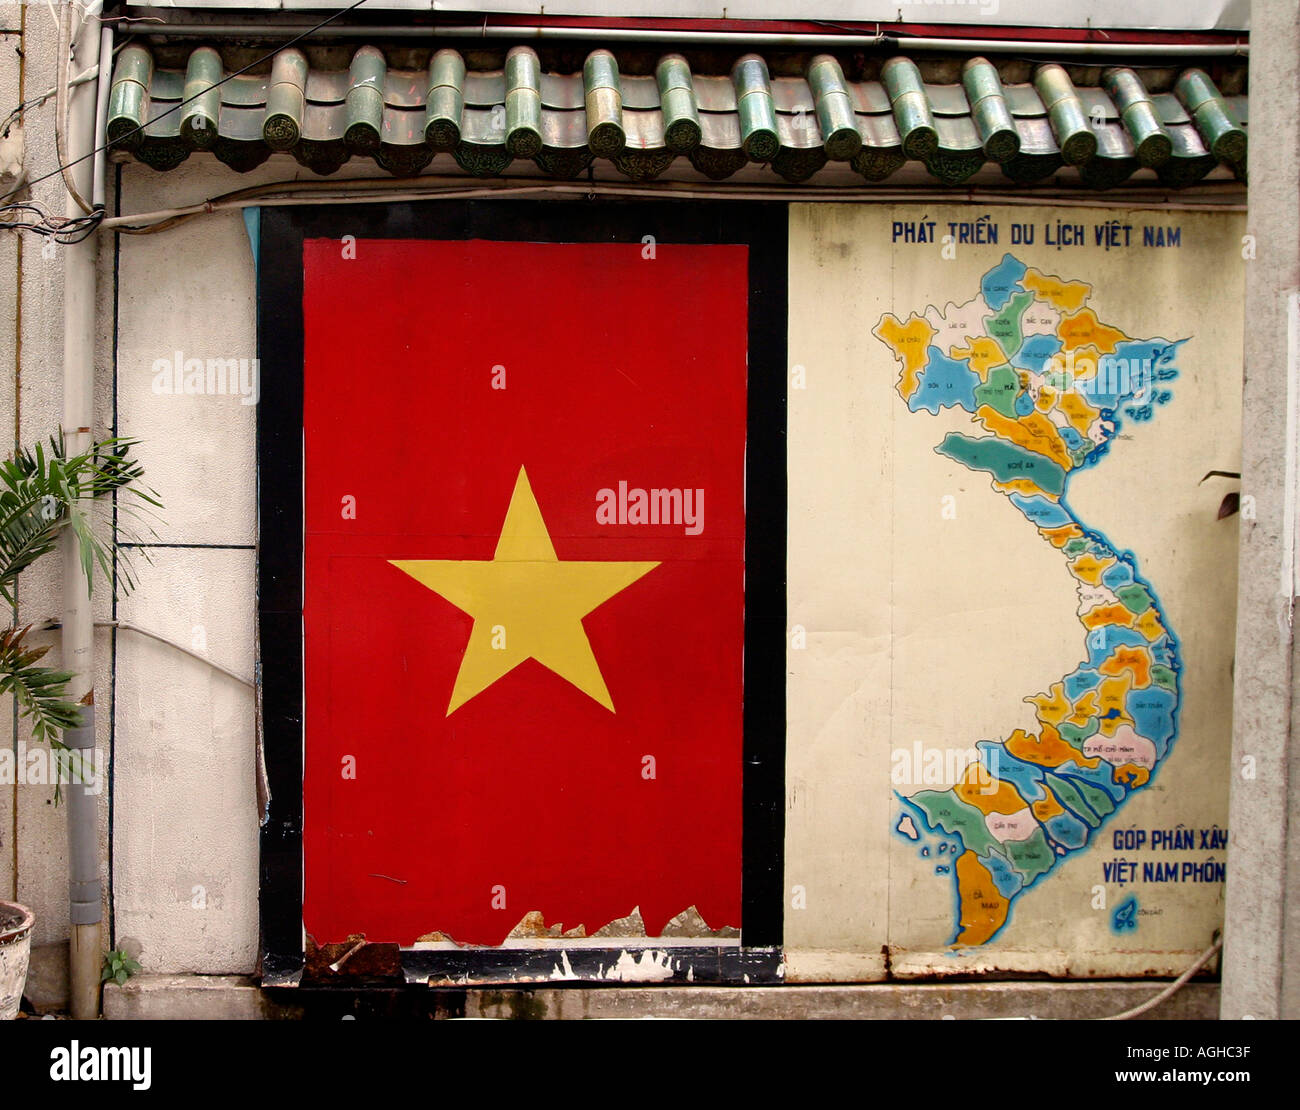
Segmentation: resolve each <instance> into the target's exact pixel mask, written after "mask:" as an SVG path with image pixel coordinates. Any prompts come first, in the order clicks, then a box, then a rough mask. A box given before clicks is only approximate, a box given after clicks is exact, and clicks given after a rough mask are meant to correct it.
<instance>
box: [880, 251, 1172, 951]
mask: <svg viewBox="0 0 1300 1110" xmlns="http://www.w3.org/2000/svg"><path fill="white" fill-rule="evenodd" d="M1091 294H1092V287H1091V286H1089V285H1088V284H1086V283H1084V282H1082V281H1072V280H1063V279H1061V278H1058V277H1053V276H1049V275H1046V274H1044V273H1042V272H1040V271H1038V270H1035V269H1033V268H1031V267H1028V266H1026V265H1025V264H1024V263H1023V262H1021V261H1020V260H1018V259H1017V258H1015V257H1014V256H1013V255H1011V254H1007V255H1006V256H1004V257H1003V259H1002V261H1001V262H1000V263H998V265H996V266H995V267H993V268H992V269H991V270H989V271H988V272H987V273H986V274H985V275H984V276H983V278H982V279H981V281H980V290H979V295H978V296H976V297H975V298H974V299H973V300H970V301H967V302H966V303H965V304H961V305H956V304H950V305H948V306H947V307H946V311H943V312H941V311H940V310H938V309H936V308H934V307H933V306H931V307H928V308H926V309H925V310H924V311H923V312H921V313H915V312H914V313H913V314H912V315H911V316H909V317H908V318H907V319H906V320H899V319H897V318H896V317H895V316H893V315H891V314H886V315H885V316H884V317H882V318H881V320H880V322H879V323H878V324H877V325H876V327H875V328H874V329H873V334H874V335H875V336H876V337H877V338H878V339H880V340H881V341H882V342H883V343H885V344H886V345H887V346H888V347H889V348H890V349H891V350H892V351H893V353H894V355H895V357H896V358H897V360H898V362H899V364H900V366H901V373H900V374H899V378H898V383H897V390H898V394H899V396H900V397H901V398H902V399H903V401H904V402H905V403H906V404H907V407H908V410H909V411H910V412H912V413H914V414H917V415H918V418H923V417H921V416H920V415H919V414H921V413H922V412H923V411H924V412H928V413H933V414H936V415H937V414H938V413H939V411H940V409H943V408H951V407H956V408H961V409H964V410H966V411H967V412H969V413H971V414H972V415H971V423H972V424H974V425H976V428H975V429H973V430H972V432H971V433H970V434H958V433H955V432H950V433H948V434H947V435H946V436H945V437H944V439H943V441H942V442H941V443H940V444H939V445H938V446H937V447H936V448H935V450H936V451H937V452H938V453H939V454H942V455H945V456H947V457H948V458H951V459H953V460H955V461H956V462H959V463H961V464H962V465H963V466H965V467H968V468H969V469H971V470H975V471H981V472H985V473H987V474H989V475H990V476H991V478H992V483H993V487H994V488H995V489H996V490H998V491H999V492H1001V493H1003V494H1005V495H1006V496H1007V497H1008V498H1010V500H1011V502H1012V504H1013V505H1015V507H1016V508H1017V509H1019V510H1020V512H1021V513H1022V514H1023V515H1024V516H1025V518H1026V519H1027V522H1028V526H1029V527H1032V528H1035V529H1036V530H1037V532H1038V535H1039V536H1040V537H1041V538H1042V539H1043V540H1044V541H1045V542H1047V543H1049V544H1051V545H1052V547H1054V548H1056V549H1057V550H1058V551H1059V553H1060V557H1061V559H1062V560H1063V561H1064V563H1065V565H1066V567H1067V568H1068V570H1069V573H1070V575H1071V576H1072V577H1073V579H1074V581H1075V584H1076V588H1077V592H1078V615H1079V625H1080V638H1081V640H1082V643H1083V655H1084V658H1083V661H1082V662H1080V663H1079V665H1078V666H1077V667H1075V669H1074V670H1073V671H1071V672H1070V673H1069V674H1067V675H1065V676H1064V677H1063V678H1062V679H1061V680H1060V681H1059V682H1054V683H1052V685H1051V688H1050V689H1049V690H1047V691H1046V692H1041V693H1035V694H1031V695H1029V696H1028V697H1027V698H1026V699H1025V700H1026V701H1028V702H1030V703H1031V704H1032V705H1033V706H1034V715H1035V717H1036V719H1037V729H1036V730H1035V731H1034V732H1032V733H1030V732H1026V731H1025V730H1024V729H1016V730H1014V731H1013V732H1012V733H1011V734H1010V735H1009V736H1007V737H1005V738H1004V739H1002V740H997V741H991V740H981V741H978V742H977V743H976V744H975V745H974V747H975V749H976V750H978V752H979V762H978V763H972V764H971V765H970V766H968V767H967V768H966V769H965V771H964V772H963V774H962V776H961V778H960V781H958V782H957V783H956V784H955V785H954V786H952V787H951V788H949V789H940V790H920V791H917V792H915V793H912V794H910V795H908V796H906V797H904V796H903V795H901V794H900V795H899V804H900V806H901V807H902V809H903V813H902V815H901V816H900V817H899V818H898V821H899V824H898V829H899V831H900V832H903V833H905V835H908V836H909V837H912V832H911V831H909V830H912V829H913V828H914V826H913V821H916V822H919V824H920V825H921V826H922V827H923V828H925V829H926V830H927V831H928V832H930V833H933V834H935V835H944V836H945V839H949V840H953V841H956V843H955V845H954V846H953V848H952V868H951V875H952V879H953V882H954V883H955V886H956V894H957V910H956V914H957V920H956V922H955V923H954V926H955V928H954V936H953V941H952V943H953V944H954V945H957V946H968V945H980V944H984V943H986V942H987V941H989V940H991V939H992V938H993V937H994V936H996V935H997V934H998V932H999V931H1000V930H1001V929H1002V927H1003V926H1004V925H1005V924H1006V923H1007V921H1008V920H1009V918H1010V915H1011V910H1012V907H1013V906H1014V905H1015V903H1016V900H1017V899H1018V898H1021V897H1022V896H1024V895H1025V894H1026V892H1027V891H1029V890H1030V888H1031V887H1033V886H1034V885H1035V884H1036V883H1038V882H1040V881H1041V880H1043V879H1044V878H1046V877H1047V876H1049V875H1050V874H1052V872H1053V871H1055V870H1056V869H1057V868H1059V867H1060V865H1061V864H1062V863H1063V861H1065V860H1066V859H1069V858H1071V857H1072V856H1074V855H1076V854H1077V853H1079V852H1081V851H1083V850H1084V849H1086V848H1087V846H1088V844H1089V843H1090V842H1091V841H1092V840H1093V839H1094V837H1095V836H1096V834H1097V833H1098V830H1099V829H1100V828H1101V827H1102V826H1103V825H1104V824H1105V823H1106V822H1107V820H1108V819H1109V818H1110V817H1111V816H1112V815H1113V814H1114V813H1115V812H1116V811H1117V810H1118V809H1119V808H1120V807H1121V806H1122V805H1123V804H1124V802H1125V800H1126V799H1127V798H1128V797H1129V795H1130V794H1131V793H1132V792H1133V791H1136V790H1141V789H1142V788H1143V787H1144V786H1146V785H1147V784H1148V783H1150V781H1151V778H1152V776H1153V775H1154V774H1156V772H1157V770H1158V769H1159V767H1160V765H1161V763H1162V762H1163V761H1164V760H1165V759H1167V758H1168V757H1169V753H1170V750H1171V748H1172V747H1173V744H1174V740H1175V737H1176V735H1177V731H1178V703H1179V693H1180V670H1181V667H1180V663H1179V646H1178V640H1177V638H1176V636H1175V635H1174V632H1173V630H1172V629H1171V628H1170V627H1169V624H1168V621H1167V620H1166V619H1165V616H1164V613H1163V611H1162V607H1161V603H1160V599H1159V598H1158V597H1157V595H1156V592H1155V589H1154V588H1153V587H1152V586H1151V584H1150V583H1148V582H1147V581H1146V580H1145V579H1143V578H1142V576H1141V574H1140V573H1139V571H1138V560H1137V558H1136V556H1135V555H1134V554H1133V553H1131V552H1127V551H1122V550H1118V549H1116V548H1115V547H1114V546H1113V545H1112V544H1111V543H1110V541H1109V540H1107V538H1106V537H1105V535H1103V534H1102V533H1101V532H1099V531H1098V530H1097V529H1095V528H1091V527H1089V525H1088V524H1087V522H1086V521H1083V520H1080V519H1079V518H1078V517H1077V516H1076V515H1075V513H1074V511H1073V510H1072V509H1071V508H1070V505H1069V500H1068V493H1069V486H1070V480H1071V479H1072V478H1073V477H1074V475H1075V474H1077V473H1078V472H1079V471H1081V470H1084V469H1087V468H1089V467H1092V466H1097V465H1101V466H1104V465H1105V459H1106V455H1107V453H1108V451H1109V447H1110V441H1111V439H1112V438H1113V437H1114V436H1115V434H1116V433H1117V432H1118V431H1119V430H1120V428H1121V427H1122V426H1123V423H1124V421H1125V420H1132V421H1145V420H1150V419H1151V418H1152V416H1153V413H1154V410H1155V408H1156V407H1157V406H1159V405H1162V404H1165V403H1167V402H1168V401H1169V400H1170V399H1171V393H1170V391H1169V390H1168V389H1166V388H1164V386H1165V384H1166V383H1168V382H1169V381H1171V380H1172V379H1174V378H1176V377H1177V376H1178V369H1177V366H1176V359H1177V355H1178V350H1179V347H1180V346H1181V345H1182V343H1184V342H1186V340H1173V341H1171V340H1168V339H1159V338H1157V339H1140V338H1134V337H1131V336H1128V335H1125V334H1124V333H1123V332H1122V331H1120V330H1118V329H1117V328H1114V327H1110V326H1107V325H1106V324H1104V323H1103V322H1101V321H1100V320H1099V319H1098V318H1097V315H1096V313H1095V311H1094V310H1093V309H1092V308H1090V307H1089V306H1088V300H1089V298H1090V296H1091ZM940 336H944V337H946V338H947V339H953V338H954V337H955V338H956V340H957V341H956V342H955V343H949V342H946V341H943V340H940ZM962 336H964V337H965V338H964V339H962V338H961V337H962ZM944 347H946V348H947V349H944ZM972 739H973V738H972ZM913 838H914V839H915V837H913Z"/></svg>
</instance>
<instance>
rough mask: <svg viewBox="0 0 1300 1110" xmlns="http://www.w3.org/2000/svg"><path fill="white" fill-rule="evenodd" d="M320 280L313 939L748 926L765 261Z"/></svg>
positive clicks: (313, 492)
mask: <svg viewBox="0 0 1300 1110" xmlns="http://www.w3.org/2000/svg"><path fill="white" fill-rule="evenodd" d="M650 254H652V255H653V257H647V255H650ZM304 271H305V272H304V332H305V342H304V375H305V380H304V451H305V469H304V473H305V490H304V498H305V509H306V516H305V519H306V536H305V548H304V583H305V585H304V599H303V607H304V615H303V619H304V635H305V647H304V651H305V659H304V662H305V675H306V677H305V714H306V722H305V764H304V766H305V771H304V835H303V851H304V908H303V913H304V921H305V924H306V928H307V931H308V932H309V933H310V934H311V935H312V936H313V937H314V938H315V939H316V941H317V942H318V943H328V942H333V941H339V940H343V939H345V938H346V937H347V936H348V935H349V934H353V933H364V934H365V935H366V937H367V938H368V939H369V940H370V941H372V942H397V943H400V944H404V945H408V944H411V943H412V942H414V941H416V940H417V939H419V938H422V937H424V938H430V937H437V938H450V939H453V940H455V941H457V942H459V943H462V944H475V945H497V944H501V943H502V942H503V941H504V940H505V939H506V937H507V934H508V933H510V931H511V930H512V929H513V928H514V927H515V926H516V925H517V924H518V923H519V922H520V921H521V919H522V918H523V917H524V916H525V915H526V914H529V913H532V912H536V913H540V914H541V915H542V917H543V919H544V921H545V923H546V925H547V927H548V928H551V927H555V926H559V927H561V928H562V929H563V930H565V931H573V930H578V929H579V927H580V929H581V932H583V933H585V934H587V935H590V934H591V933H593V932H595V931H596V930H598V929H600V928H601V927H602V926H604V925H606V924H608V923H609V922H611V921H613V920H616V919H619V918H623V917H626V916H627V915H629V914H630V913H631V912H632V911H633V910H634V909H635V910H639V912H640V914H641V916H642V919H643V921H644V923H645V927H646V931H647V933H648V934H649V935H651V936H654V935H658V934H659V933H660V932H661V931H662V930H663V928H664V926H665V925H666V924H667V923H668V922H669V921H670V920H671V919H672V918H674V917H675V916H677V915H678V914H680V913H682V912H683V911H685V910H686V909H687V908H688V907H691V906H694V907H695V908H696V910H697V911H698V913H699V914H700V915H701V917H702V918H703V919H704V921H705V922H706V923H707V925H708V926H709V927H711V928H713V929H718V928H721V927H723V926H740V925H741V918H740V899H741V814H742V798H741V778H742V725H741V722H742V706H743V682H742V678H743V671H742V668H743V632H744V540H745V509H744V505H745V501H744V488H745V457H744V456H745V418H746V330H747V296H748V279H747V249H746V248H745V247H744V246H734V245H674V244H663V243H661V244H658V246H657V247H656V248H655V249H654V250H653V251H648V250H646V249H644V248H643V247H642V246H641V245H640V244H608V243H600V244H594V243H593V244H549V243H499V242H487V241H478V240H470V241H421V240H360V241H357V242H355V244H349V245H348V246H347V247H346V249H345V247H344V245H343V244H341V243H340V242H339V241H336V240H311V241H308V242H307V243H306V244H305V249H304ZM534 920H535V919H534Z"/></svg>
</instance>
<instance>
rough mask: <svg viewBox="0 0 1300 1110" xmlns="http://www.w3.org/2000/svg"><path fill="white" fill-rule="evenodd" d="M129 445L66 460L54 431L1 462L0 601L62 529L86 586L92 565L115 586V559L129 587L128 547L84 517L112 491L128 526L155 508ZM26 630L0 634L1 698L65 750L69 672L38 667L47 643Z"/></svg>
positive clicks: (104, 446)
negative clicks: (106, 537) (73, 544)
mask: <svg viewBox="0 0 1300 1110" xmlns="http://www.w3.org/2000/svg"><path fill="white" fill-rule="evenodd" d="M135 443H136V441H135V440H132V439H121V438H110V439H104V440H100V441H99V442H97V443H94V444H92V445H91V447H90V448H89V449H88V450H87V451H84V452H82V453H81V454H79V455H72V456H69V455H68V454H67V453H66V451H65V449H64V442H63V436H62V434H61V433H60V435H59V436H58V437H57V438H56V437H54V436H51V437H50V443H49V449H48V451H47V450H46V448H45V447H44V446H43V445H42V444H40V443H38V444H36V446H35V447H34V448H30V449H29V448H25V447H24V448H20V449H19V450H17V451H16V452H15V453H14V455H13V457H12V458H9V459H6V460H4V461H3V462H0V598H3V599H4V601H5V602H7V603H8V604H9V605H10V606H11V607H16V604H17V599H16V594H15V584H16V582H17V579H18V575H19V574H20V573H21V572H22V571H23V570H24V569H26V568H27V567H29V566H31V564H32V563H34V562H35V561H36V560H37V559H39V558H40V557H41V556H42V555H45V554H47V553H48V552H50V551H52V550H53V549H54V547H55V546H56V545H57V544H58V542H59V538H60V536H61V534H62V532H63V530H64V529H65V528H71V529H72V531H73V533H74V535H75V536H76V540H77V551H78V556H79V558H80V560H81V566H82V570H83V572H84V573H85V575H86V579H87V581H88V582H89V583H90V584H91V588H92V589H93V584H94V579H95V568H96V567H98V568H99V570H100V571H101V572H102V573H103V575H104V577H105V579H106V580H107V581H108V584H109V587H110V588H112V587H113V586H114V584H115V578H114V574H113V570H114V566H113V561H114V557H115V556H116V557H117V568H116V569H117V576H116V584H117V586H118V588H119V589H120V590H121V592H122V593H123V594H125V593H128V592H130V590H131V589H132V588H133V587H134V586H135V577H134V574H133V573H132V568H131V561H130V551H129V549H126V548H123V547H121V546H120V543H119V540H118V538H117V537H116V536H114V537H113V539H111V540H110V541H108V542H107V543H106V542H104V541H103V540H101V539H100V538H99V537H98V536H96V535H95V532H94V528H93V527H92V522H91V519H90V515H89V509H90V506H91V505H92V504H93V503H94V502H95V501H96V500H97V499H99V498H103V497H108V496H112V495H113V494H117V495H118V513H119V517H121V518H125V519H126V520H127V521H128V522H133V521H141V522H143V521H144V520H145V518H146V517H147V515H148V513H149V509H150V507H153V508H161V502H159V501H158V499H157V495H156V493H155V492H154V491H153V490H151V489H149V488H148V487H146V486H144V485H143V484H142V483H141V479H142V478H143V476H144V469H143V467H141V465H140V464H139V462H138V461H137V460H136V459H134V458H133V457H132V455H131V448H132V447H133V446H134V445H135ZM150 531H152V529H150ZM146 558H147V556H146ZM30 632H31V625H27V626H26V627H23V628H19V627H17V626H16V625H15V626H11V627H9V628H7V629H4V630H3V631H0V694H3V693H12V694H13V696H14V698H15V700H16V701H17V703H18V710H19V712H20V713H21V714H22V715H23V716H24V717H27V718H29V719H30V720H31V723H32V736H33V738H34V739H36V740H39V741H45V742H47V743H49V744H50V745H51V746H52V747H54V748H57V749H60V750H61V751H63V752H66V751H67V748H66V745H65V744H64V743H63V741H62V739H61V737H62V734H63V732H64V730H65V729H68V728H75V727H76V726H77V725H78V724H79V723H80V711H79V710H78V708H77V706H76V705H74V704H73V703H72V702H70V701H68V700H67V699H66V693H67V687H68V683H69V682H70V681H71V680H72V677H73V675H72V672H70V671H63V670H57V669H55V668H53V667H44V666H41V665H40V660H41V659H42V658H43V657H44V655H45V653H46V652H47V651H49V649H50V645H48V644H44V645H38V646H33V645H31V644H30V643H29V642H28V639H27V637H28V634H29V633H30Z"/></svg>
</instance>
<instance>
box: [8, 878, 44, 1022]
mask: <svg viewBox="0 0 1300 1110" xmlns="http://www.w3.org/2000/svg"><path fill="white" fill-rule="evenodd" d="M35 923H36V915H35V914H34V913H32V911H31V910H29V909H28V908H27V907H26V906H20V905H19V904H18V903H17V902H0V1021H12V1020H13V1019H14V1018H16V1017H17V1016H18V1004H19V1003H20V1002H21V1001H22V998H23V987H24V986H25V985H26V983H27V961H28V959H29V958H30V957H31V954H32V926H33V925H34V924H35Z"/></svg>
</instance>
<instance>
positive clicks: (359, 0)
mask: <svg viewBox="0 0 1300 1110" xmlns="http://www.w3.org/2000/svg"><path fill="white" fill-rule="evenodd" d="M364 3H366V0H356V2H355V3H354V4H352V5H351V6H350V7H346V8H340V9H339V10H338V11H336V12H335V13H334V14H333V15H331V16H328V17H327V18H325V19H323V20H321V21H320V22H319V23H317V24H316V25H315V26H314V27H309V28H307V30H305V31H302V32H301V33H299V34H297V35H295V36H294V37H293V38H291V39H290V40H289V41H288V42H286V43H285V44H284V45H283V46H281V47H279V48H277V49H275V50H271V51H269V52H267V53H265V54H263V55H261V56H260V57H258V58H256V59H254V60H253V61H251V62H249V63H248V65H246V66H244V67H243V68H242V69H237V70H235V71H234V72H233V73H228V74H227V75H226V76H225V77H223V78H222V79H221V80H220V81H217V82H216V83H215V84H213V85H208V86H206V87H205V88H203V89H201V90H200V91H199V92H196V93H195V94H194V95H193V96H187V97H185V98H184V99H183V100H181V101H179V102H177V103H176V104H173V105H172V106H171V107H170V108H168V109H167V111H165V112H160V113H159V114H158V115H156V116H154V117H153V118H152V119H150V120H148V121H146V122H144V123H141V124H140V125H139V126H137V127H133V128H132V129H131V130H130V131H127V132H126V133H125V134H122V135H119V136H118V138H117V140H116V141H117V142H118V143H119V144H120V143H122V142H123V141H125V140H126V139H129V138H131V137H132V136H133V135H138V134H140V133H141V132H142V131H144V129H145V128H146V127H149V126H151V125H152V124H155V123H157V122H158V121H159V120H160V119H165V118H166V117H167V116H169V115H171V114H172V113H173V112H178V111H180V110H181V109H182V108H184V107H185V105H186V104H189V103H191V102H192V101H195V100H198V98H199V97H201V96H205V95H207V93H209V92H210V91H212V89H219V88H220V87H221V86H222V85H224V84H225V83H226V82H227V81H232V80H234V78H236V77H240V76H242V75H243V74H245V73H247V72H248V71H249V70H251V69H255V68H256V67H257V66H259V65H261V64H262V63H263V62H265V61H267V60H269V59H270V58H273V57H275V55H276V54H279V53H280V52H281V51H283V50H288V49H289V47H291V46H293V45H294V44H295V43H299V42H301V41H302V40H303V39H305V38H308V37H309V36H311V35H313V34H315V33H316V32H317V31H319V30H320V29H321V28H322V27H326V26H328V25H329V24H331V23H333V22H334V21H335V20H336V19H341V18H342V17H343V16H345V15H348V14H349V13H350V12H354V11H356V10H357V9H358V8H359V7H361V5H362V4H364ZM95 137H96V138H97V139H98V138H99V136H98V135H96V136H95ZM107 149H108V143H102V144H100V145H99V146H96V147H94V148H92V149H91V150H89V151H87V152H86V153H85V154H83V155H81V156H80V157H79V158H74V159H73V160H72V161H71V162H64V161H63V159H62V157H60V164H59V166H58V168H57V169H53V170H51V171H50V172H49V173H47V174H42V175H41V176H40V177H37V178H35V179H33V180H32V181H30V182H27V183H26V184H27V186H28V187H30V186H32V185H39V184H40V183H41V182H42V181H47V180H49V179H50V178H51V177H54V176H56V175H59V174H65V173H66V172H67V171H68V170H70V169H71V168H72V167H73V166H75V165H77V164H78V163H81V162H84V161H85V160H86V159H87V158H93V157H94V156H95V155H96V154H98V153H99V152H100V151H101V150H107ZM22 188H23V186H22V185H19V186H18V187H17V188H15V189H11V190H10V191H9V192H7V193H4V194H3V195H0V201H5V200H8V199H9V198H10V197H11V196H13V195H14V194H15V193H17V192H18V191H19V190H20V189H22Z"/></svg>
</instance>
